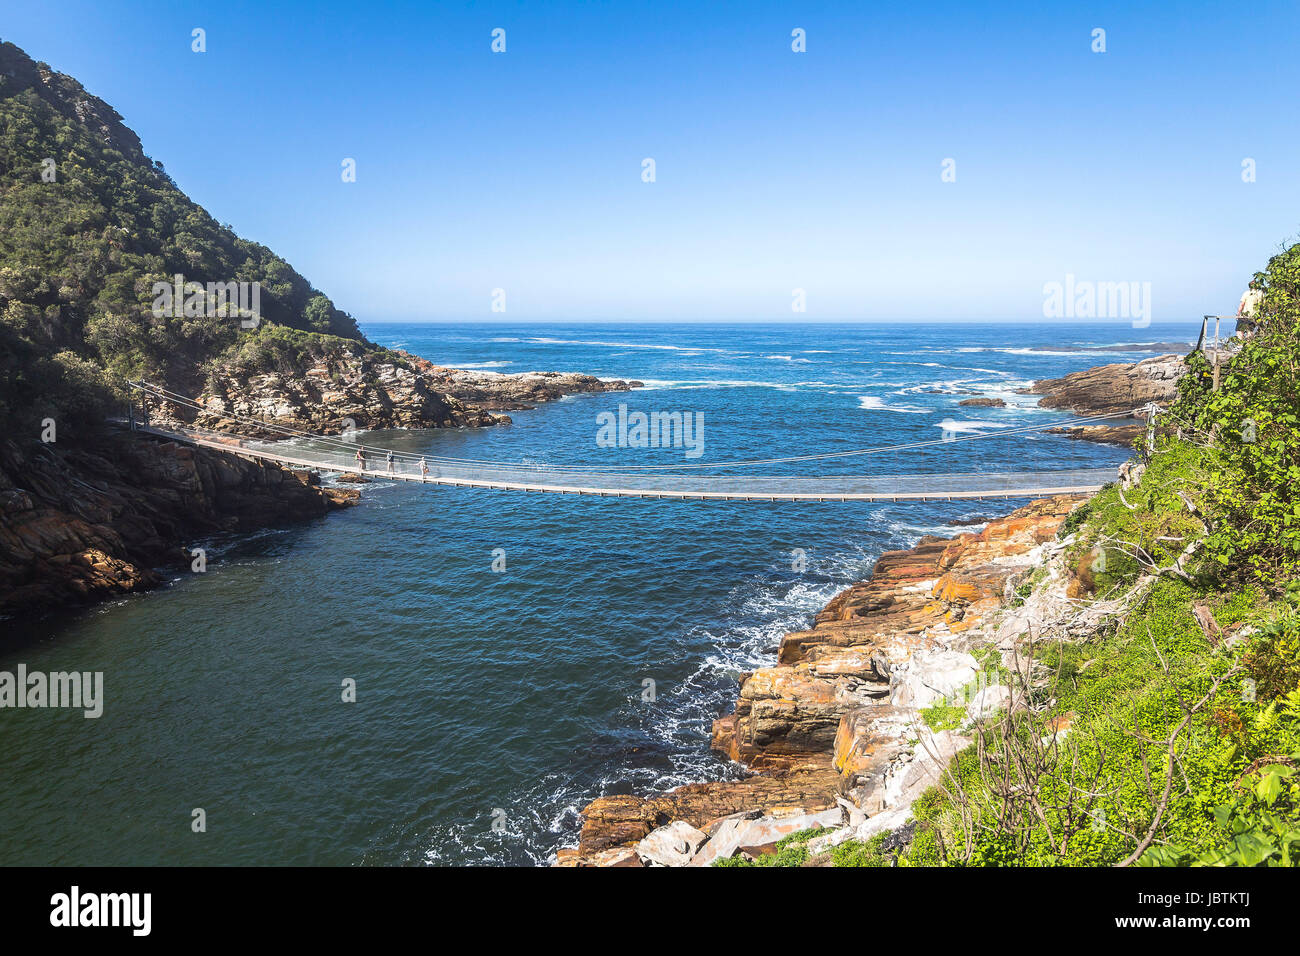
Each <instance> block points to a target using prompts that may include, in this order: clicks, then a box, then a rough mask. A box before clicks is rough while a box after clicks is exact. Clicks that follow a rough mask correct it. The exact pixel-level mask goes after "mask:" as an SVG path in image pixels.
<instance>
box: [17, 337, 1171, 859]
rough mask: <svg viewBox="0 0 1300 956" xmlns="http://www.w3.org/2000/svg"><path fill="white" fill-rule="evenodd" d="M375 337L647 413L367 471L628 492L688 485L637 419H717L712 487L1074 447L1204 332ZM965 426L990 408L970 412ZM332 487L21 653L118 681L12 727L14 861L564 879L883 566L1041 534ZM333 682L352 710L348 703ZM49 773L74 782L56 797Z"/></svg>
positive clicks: (574, 400)
mask: <svg viewBox="0 0 1300 956" xmlns="http://www.w3.org/2000/svg"><path fill="white" fill-rule="evenodd" d="M363 331H364V332H365V334H366V335H367V336H368V337H369V338H370V339H371V340H372V341H374V342H375V343H377V344H379V345H381V346H385V347H388V348H391V349H402V350H405V351H407V352H410V353H411V354H413V355H416V356H419V357H421V358H425V359H428V360H429V361H431V362H434V363H436V364H437V365H439V366H444V367H447V368H453V369H465V370H469V371H475V372H480V373H492V372H498V373H507V374H508V373H510V372H515V371H532V370H537V369H557V370H561V371H573V372H583V373H587V374H591V375H595V376H598V377H600V378H602V379H611V378H617V379H625V380H637V381H640V382H642V383H644V387H642V388H637V389H635V390H633V391H632V392H631V393H628V392H620V393H616V394H610V393H592V394H576V395H567V396H564V397H562V398H559V399H558V400H555V401H549V402H546V403H545V404H541V405H538V406H537V407H536V408H532V409H528V408H523V409H517V408H513V407H512V408H510V409H509V415H510V418H511V420H512V421H511V424H509V425H504V426H502V427H489V428H472V427H455V428H447V429H439V430H433V431H420V430H411V431H405V430H396V429H392V430H384V431H372V432H366V433H364V434H365V440H367V441H373V442H374V443H375V444H377V445H385V446H391V447H394V448H396V449H398V450H403V451H409V452H411V453H414V454H428V455H446V456H454V457H464V458H474V459H483V460H493V461H525V460H534V461H545V462H549V463H582V464H599V465H601V466H602V467H603V466H611V467H622V466H634V465H638V466H639V465H646V464H654V465H661V466H667V465H674V464H677V465H680V464H682V463H683V462H686V461H687V460H688V459H689V458H690V456H688V455H685V454H684V452H685V451H688V450H689V449H686V448H681V447H678V448H673V447H665V448H636V447H626V446H625V447H621V448H620V447H617V442H616V443H614V446H613V447H605V446H603V445H602V444H601V443H600V442H599V440H598V432H599V428H600V425H601V421H602V419H601V418H600V416H601V415H618V414H619V409H620V405H624V406H626V407H627V408H628V409H630V410H631V411H635V412H643V413H646V414H653V413H656V412H658V413H681V414H682V415H683V416H686V415H692V416H699V420H700V421H702V422H704V423H706V425H705V428H704V429H703V430H702V431H701V432H699V433H697V434H701V435H703V436H704V439H705V440H704V448H703V449H702V458H703V460H705V461H708V460H715V461H716V460H733V459H745V458H767V457H775V456H782V455H799V454H805V453H818V452H825V451H834V450H837V449H846V448H861V447H864V446H870V445H887V444H896V443H903V442H919V441H923V440H930V439H936V438H939V437H940V436H941V435H943V434H945V433H951V434H958V435H963V434H965V435H969V434H975V433H980V432H991V431H993V430H996V429H997V428H999V427H1009V426H1020V425H1027V424H1037V423H1042V424H1048V423H1050V422H1053V421H1057V420H1060V419H1063V418H1066V417H1069V413H1068V412H1067V411H1065V410H1064V409H1054V410H1049V409H1042V408H1038V407H1037V401H1038V396H1036V395H1032V394H1026V390H1027V389H1028V388H1029V387H1030V385H1031V383H1033V382H1034V381H1040V380H1045V379H1053V378H1059V377H1061V376H1064V375H1066V374H1068V373H1071V372H1076V371H1080V370H1083V369H1086V368H1089V367H1091V366H1094V365H1099V364H1104V363H1111V362H1136V361H1139V360H1141V359H1144V358H1149V357H1151V355H1152V354H1155V353H1153V352H1152V351H1151V350H1150V347H1149V346H1147V345H1144V344H1143V343H1144V342H1152V343H1155V342H1159V343H1175V344H1176V343H1180V342H1190V341H1193V340H1194V339H1195V333H1196V327H1194V326H1192V325H1190V324H1188V325H1177V326H1174V325H1157V326H1155V327H1153V328H1150V329H1143V330H1134V329H1130V328H1128V327H1127V325H1125V324H1122V323H1097V324H1096V325H1092V326H1083V325H1072V326H1069V327H1063V328H1060V329H1056V328H1052V327H1050V326H1047V325H1044V324H1043V323H1036V324H1033V325H1010V324H1008V325H998V324H984V325H981V326H979V327H974V326H971V325H965V326H958V325H910V326H909V325H902V326H890V325H861V326H852V325H846V326H838V327H835V328H818V327H815V326H814V327H808V326H803V327H796V326H782V325H771V326H766V325H758V326H749V327H736V326H725V325H720V326H711V325H656V326H637V325H627V324H620V325H617V326H614V325H595V324H584V325H571V326H558V325H547V326H538V325H527V326H524V325H506V324H500V325H497V324H493V325H485V324H484V325H474V324H469V325H378V324H368V325H366V326H365V328H364V330H363ZM972 398H989V399H997V400H1000V401H1001V402H1002V403H1003V404H1002V405H1000V406H995V405H988V406H984V407H970V406H967V407H962V406H961V404H960V403H961V402H963V401H969V400H970V399H972ZM520 404H522V403H520ZM607 420H608V419H606V421H607ZM1128 454H1129V452H1128V450H1127V449H1125V448H1122V447H1109V446H1106V445H1099V444H1094V443H1091V442H1082V441H1075V440H1072V439H1071V438H1070V437H1069V436H1068V435H1048V434H1031V435H1020V436H1016V437H1015V438H1010V437H1009V438H1006V439H999V440H990V441H985V442H968V443H961V444H957V445H953V446H947V447H945V446H943V445H939V446H936V447H934V448H932V449H931V448H926V449H924V450H922V451H921V452H919V453H914V454H912V455H910V456H908V455H904V454H901V453H892V454H890V455H887V456H884V455H882V456H877V457H875V458H872V459H865V460H851V461H850V462H847V463H843V464H841V465H835V466H834V467H838V468H842V469H843V470H842V471H841V473H844V474H850V473H857V474H861V473H868V472H870V473H879V474H904V473H909V472H911V471H917V472H920V473H932V474H934V473H942V472H974V471H983V470H994V471H996V470H1013V469H1025V470H1027V469H1040V470H1051V469H1064V468H1071V467H1076V468H1082V467H1101V466H1117V465H1118V464H1119V463H1120V462H1122V461H1123V460H1125V459H1126V458H1127V457H1128ZM783 467H785V468H786V469H790V473H798V474H816V473H818V472H817V470H816V469H818V468H826V467H828V466H827V465H826V463H824V462H822V463H818V462H813V463H801V464H795V465H787V466H783ZM774 473H776V474H780V473H782V472H781V471H776V472H774ZM338 487H340V488H341V487H355V488H360V491H361V500H360V504H359V505H358V506H357V507H352V508H348V509H345V510H341V511H337V512H335V513H333V514H331V515H330V516H329V517H327V518H324V519H321V520H313V521H309V522H307V523H303V524H294V525H285V526H278V527H270V528H267V529H264V530H261V531H256V532H253V533H237V532H231V533H223V534H219V535H215V536H210V537H207V538H204V539H202V540H196V541H194V542H193V543H192V546H193V547H202V548H204V549H205V551H206V554H207V568H206V570H205V571H204V572H203V573H202V574H194V573H189V572H186V571H183V570H180V571H178V570H175V569H164V572H165V573H166V574H167V575H168V576H169V577H170V582H169V584H167V586H165V587H163V588H161V589H159V590H156V591H153V592H149V593H143V594H138V595H130V596H126V597H122V598H119V599H116V600H114V601H112V602H111V603H107V604H104V605H102V606H100V607H97V608H93V609H91V610H88V611H83V612H77V613H63V614H57V615H48V616H45V617H23V618H21V619H14V621H13V625H14V626H12V627H10V628H9V629H8V630H9V634H8V639H7V640H6V642H5V643H4V644H3V645H0V670H5V669H7V670H14V669H15V666H16V665H17V664H18V663H23V664H24V665H25V666H26V667H27V668H28V669H29V670H32V671H35V670H40V671H45V672H58V671H72V670H77V671H83V672H84V671H95V672H100V671H102V672H103V673H104V674H105V680H104V688H105V689H104V700H103V702H102V705H103V715H102V717H100V718H99V719H97V720H94V721H87V720H84V719H82V717H81V715H80V714H79V713H77V714H75V720H74V719H73V716H74V715H72V714H68V713H57V712H47V711H25V712H22V713H20V714H16V715H14V719H13V720H10V721H9V722H8V723H7V724H6V728H5V739H4V740H3V741H0V743H2V744H3V746H4V747H5V748H6V750H7V752H8V758H7V760H8V763H7V770H8V774H7V777H8V779H9V787H10V791H9V794H10V796H9V799H8V800H7V801H6V802H5V804H4V806H3V808H0V815H2V817H3V818H2V819H0V856H3V858H5V859H6V860H8V861H10V862H15V863H67V862H73V861H76V862H78V863H90V864H96V863H102V864H112V863H216V862H221V863H273V862H274V863H303V864H313V863H326V864H342V865H346V864H357V863H373V864H393V863H398V864H400V863H458V864H476V863H515V864H545V863H548V862H552V861H553V860H554V859H555V854H556V851H557V849H559V848H560V847H563V846H571V845H576V843H577V837H578V832H579V818H578V813H579V811H580V810H581V809H582V808H583V807H584V806H586V805H587V804H588V803H589V802H590V801H591V800H593V799H595V798H597V797H602V796H605V797H608V796H619V795H633V794H635V795H637V796H644V795H647V794H650V793H659V792H663V791H665V790H667V789H669V788H671V787H674V786H679V785H683V784H688V783H695V782H699V781H705V780H717V779H737V778H738V777H740V776H741V773H742V771H741V770H740V768H739V766H738V765H736V764H734V763H730V762H728V761H726V760H724V759H722V758H721V757H719V756H717V755H714V754H712V753H710V751H709V743H710V733H711V726H712V723H713V721H714V720H715V719H716V718H718V717H720V716H722V715H723V714H725V713H728V712H730V711H731V709H732V707H733V706H734V704H735V702H736V687H737V677H738V676H739V675H740V674H741V673H742V672H747V671H751V670H753V669H755V668H757V667H762V666H767V665H771V664H773V663H774V662H775V660H776V652H777V646H778V644H779V642H780V641H781V639H782V636H783V635H784V634H786V633H787V632H791V631H801V630H804V629H806V628H807V627H809V626H810V625H811V623H812V619H813V616H814V615H815V614H816V613H817V612H819V611H821V610H822V609H823V607H825V606H826V605H827V604H828V603H829V602H830V601H831V600H832V599H833V598H834V597H835V596H836V595H837V594H839V593H840V592H842V591H844V590H845V589H847V588H849V587H850V586H851V585H853V584H854V583H855V582H858V581H860V580H862V579H864V578H866V577H867V576H868V575H869V573H870V572H871V569H872V567H873V566H874V564H875V562H876V560H877V559H878V558H879V556H880V555H881V554H882V553H884V552H886V551H893V550H898V549H900V548H906V547H910V546H912V545H914V544H915V543H916V542H917V541H918V540H919V539H920V538H921V537H922V536H923V535H927V534H930V535H939V536H941V537H944V538H951V537H953V536H955V535H957V534H958V533H961V532H963V531H969V530H972V529H974V530H978V529H979V527H982V526H983V524H984V522H986V521H988V520H990V519H993V518H996V517H999V516H1002V515H1005V514H1007V513H1009V512H1010V511H1012V510H1013V509H1014V508H1015V507H1018V506H1021V505H1024V504H1025V503H1026V502H1024V501H1011V502H924V503H913V504H906V505H903V504H900V505H885V504H864V503H858V504H852V503H850V504H823V505H818V504H815V503H809V504H797V505H792V504H784V505H783V504H779V503H777V504H770V503H744V502H737V503H729V502H723V503H720V502H681V503H663V502H653V501H644V502H643V501H613V500H601V499H595V500H591V499H584V500H580V501H579V500H556V499H550V498H546V499H539V498H538V497H529V496H525V495H522V494H516V493H504V492H490V491H479V490H448V489H431V488H421V487H402V486H395V485H389V484H386V483H384V482H382V481H372V482H370V483H367V484H362V485H355V486H342V485H340V486H338ZM497 552H501V554H502V555H503V560H502V561H501V567H500V569H499V570H498V569H496V568H494V556H495V555H496V553H497ZM800 555H802V557H803V560H802V561H800V560H799V556H800ZM348 679H352V680H355V682H356V688H357V699H356V703H355V704H347V703H343V702H341V700H340V684H341V682H343V681H345V680H348ZM646 681H651V682H653V683H652V685H650V686H652V687H653V689H654V690H653V693H652V694H651V695H649V696H650V698H651V699H647V695H646V688H647V684H646ZM110 734H111V735H112V738H111V739H112V741H113V743H112V745H111V746H110V745H109V744H108V743H107V741H108V740H109V739H110V737H109V736H108V735H110ZM51 753H60V754H64V755H66V757H65V758H64V759H63V760H62V761H61V762H57V763H54V764H51V763H49V762H48V755H49V754H51ZM195 807H203V808H204V809H205V811H206V815H207V819H208V821H209V826H208V831H207V832H206V833H203V834H194V833H192V832H191V831H190V829H189V827H188V825H187V821H188V819H189V816H190V812H191V810H192V809H193V808H195ZM74 808H75V809H74ZM498 820H499V821H504V826H503V827H502V826H496V827H494V821H498ZM56 835H57V838H56Z"/></svg>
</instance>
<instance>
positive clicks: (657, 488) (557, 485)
mask: <svg viewBox="0 0 1300 956" xmlns="http://www.w3.org/2000/svg"><path fill="white" fill-rule="evenodd" d="M129 384H130V385H131V387H132V388H134V389H136V390H137V392H138V393H139V394H140V396H141V399H142V402H141V408H142V411H143V413H144V414H143V421H138V420H137V419H136V417H135V414H134V406H132V408H133V410H132V414H131V416H130V419H129V422H128V423H127V424H129V427H131V428H132V429H133V430H135V431H140V432H144V433H146V434H150V435H155V436H157V437H160V438H165V439H170V440H173V441H177V442H183V443H186V444H190V445H194V446H198V447H202V448H211V449H215V450H217V451H222V452H229V453H231V454H236V455H241V456H243V457H246V458H256V459H262V460H265V461H272V462H276V463H278V464H281V465H285V466H288V467H290V468H305V469H309V470H311V471H316V472H323V473H354V474H361V475H364V476H365V477H366V478H369V479H382V480H388V481H401V482H415V483H417V484H428V485H444V486H452V487H460V488H486V489H491V490H498V491H524V492H537V493H541V494H568V495H593V496H598V497H616V498H658V499H677V500H725V501H941V500H954V499H968V498H970V499H974V498H1042V497H1046V496H1049V495H1062V494H1085V493H1090V492H1094V491H1097V490H1098V489H1100V488H1101V486H1102V485H1104V484H1106V483H1107V482H1110V481H1113V480H1115V477H1116V474H1115V469H1114V468H1078V469H1065V470H1053V471H1008V472H985V473H971V474H910V475H830V476H766V475H745V474H707V473H704V472H708V471H731V470H736V469H742V468H753V467H771V466H775V465H786V464H795V463H804V462H814V461H816V462H824V461H828V460H835V459H841V458H852V457H863V456H869V455H874V454H882V453H886V452H891V453H896V452H903V451H912V450H917V449H922V448H927V447H930V446H935V445H950V444H955V443H961V442H968V441H978V440H982V439H983V440H987V439H991V438H999V437H1007V436H1014V435H1025V434H1028V433H1030V432H1037V431H1042V430H1045V429H1047V428H1058V427H1070V426H1074V425H1084V424H1096V423H1098V422H1101V421H1105V420H1113V419H1119V418H1134V417H1137V416H1138V415H1139V414H1140V412H1139V410H1137V409H1134V410H1133V411H1126V412H1122V413H1113V414H1110V415H1094V416H1087V417H1081V418H1071V419H1066V420H1063V421H1054V422H1046V423H1043V424H1040V425H1035V426H1032V427H1031V426H1025V427H1016V428H1004V429H997V430H995V431H991V432H982V433H976V434H970V435H959V436H955V437H945V438H943V439H936V440H932V441H919V442H911V443H905V444H897V445H882V446H875V447H871V448H859V449H851V450H847V451H835V452H826V453H822V454H812V455H796V456H788V457H784V458H767V459H752V460H745V461H729V462H715V463H709V464H704V463H689V464H684V463H677V464H674V465H641V466H631V467H627V468H625V469H624V470H621V471H603V470H600V469H599V468H594V467H590V466H582V465H551V464H540V463H539V464H533V463H527V462H512V463H505V462H493V461H482V460H475V459H468V458H451V457H446V456H440V455H433V454H427V455H419V454H412V453H410V452H405V451H399V450H396V449H392V448H385V447H382V446H376V445H370V444H363V443H360V442H355V441H350V440H348V439H347V438H346V437H340V436H328V435H316V434H312V433H309V432H305V431H301V430H299V429H295V428H291V427H289V426H286V425H283V424H279V423H275V422H265V421H261V420H258V419H253V418H247V417H242V416H239V415H234V414H232V413H230V412H222V413H221V414H220V415H219V416H217V415H214V413H211V412H210V411H209V410H208V409H206V408H205V407H204V406H202V405H200V404H199V403H198V402H196V401H194V400H193V399H191V398H188V397H185V396H182V395H179V394H177V393H175V392H172V391H169V390H168V389H165V388H162V387H161V386H157V385H152V384H150V383H148V382H130V383H129ZM149 399H153V400H155V401H157V402H160V403H163V404H166V405H171V406H175V407H178V408H181V409H185V410H187V414H188V413H193V414H195V415H198V414H209V415H214V417H217V418H219V419H220V423H222V424H225V423H226V422H229V423H231V426H232V427H240V426H242V427H243V428H244V429H245V430H247V431H249V432H252V433H255V434H262V435H267V434H270V435H272V436H275V438H274V440H266V439H264V438H253V437H249V436H248V435H246V434H245V435H241V434H239V433H238V432H236V431H228V430H224V429H221V430H219V429H209V428H200V427H197V426H194V425H188V424H178V423H175V422H172V421H169V422H167V423H166V424H161V425H154V424H149V421H148V411H147V410H148V400H149ZM1146 413H1147V414H1148V417H1149V413H1150V409H1147V410H1146ZM669 469H675V471H671V472H670V471H669Z"/></svg>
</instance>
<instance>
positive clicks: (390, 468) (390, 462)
mask: <svg viewBox="0 0 1300 956" xmlns="http://www.w3.org/2000/svg"><path fill="white" fill-rule="evenodd" d="M384 460H385V461H386V462H388V473H389V474H390V475H391V474H392V473H393V453H392V452H391V451H390V452H389V453H388V455H387V456H386V457H385V458H384Z"/></svg>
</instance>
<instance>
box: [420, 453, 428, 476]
mask: <svg viewBox="0 0 1300 956" xmlns="http://www.w3.org/2000/svg"><path fill="white" fill-rule="evenodd" d="M428 477H429V463H428V462H427V461H425V460H424V456H423V455H421V456H420V480H421V481H424V479H426V478H428Z"/></svg>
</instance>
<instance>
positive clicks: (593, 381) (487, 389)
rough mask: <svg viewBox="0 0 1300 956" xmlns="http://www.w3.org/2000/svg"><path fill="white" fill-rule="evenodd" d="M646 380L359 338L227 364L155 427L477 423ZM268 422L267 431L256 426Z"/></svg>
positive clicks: (276, 434)
mask: <svg viewBox="0 0 1300 956" xmlns="http://www.w3.org/2000/svg"><path fill="white" fill-rule="evenodd" d="M640 385H641V383H640V382H635V381H633V382H625V381H621V380H603V379H599V378H596V377H595V376H593V375H584V374H582V373H579V372H520V373H514V374H509V375H504V374H499V373H493V372H482V371H467V370H462V369H454V368H446V367H443V366H440V365H435V364H434V363H432V362H429V361H427V360H425V359H422V358H419V357H418V356H415V355H411V354H410V353H409V352H402V351H389V350H385V349H369V348H366V347H365V346H364V345H362V344H361V343H346V344H342V345H335V346H333V347H330V348H323V349H320V350H319V351H317V352H314V353H312V354H310V355H308V356H304V357H303V361H302V362H301V364H298V365H295V366H293V367H291V368H288V369H280V368H271V369H258V370H250V369H248V368H243V367H237V366H226V367H223V368H221V369H219V370H218V371H217V372H216V373H215V374H213V375H211V376H209V379H208V381H207V384H206V385H205V386H204V387H203V389H202V391H201V392H200V393H199V394H198V395H197V396H196V402H197V404H198V405H200V406H201V407H202V411H199V412H195V410H193V409H191V408H187V407H185V406H184V405H181V404H174V403H164V404H162V405H161V406H159V405H157V404H155V405H153V406H151V408H150V415H151V420H152V421H154V422H156V423H168V422H174V423H184V424H191V425H197V426H199V427H201V428H211V429H215V430H218V431H226V430H229V431H237V432H239V433H241V434H245V435H248V436H249V437H254V438H267V439H275V438H282V437H284V433H283V432H282V431H277V430H275V428H274V427H270V426H282V427H287V428H292V429H296V430H298V431H305V432H311V433H314V434H323V435H337V434H340V433H342V432H344V431H349V430H353V429H377V428H480V427H484V426H488V425H507V424H509V423H510V417H509V416H508V415H501V414H497V413H498V412H502V411H519V410H524V409H532V408H535V407H536V406H537V405H540V404H542V403H544V402H550V401H554V400H556V399H558V398H562V397H564V396H565V395H574V394H579V393H584V392H622V391H628V390H629V389H632V388H638V387H640ZM256 422H265V423H266V425H267V426H268V427H266V428H262V427H259V426H258V425H257V424H255V423H256Z"/></svg>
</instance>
